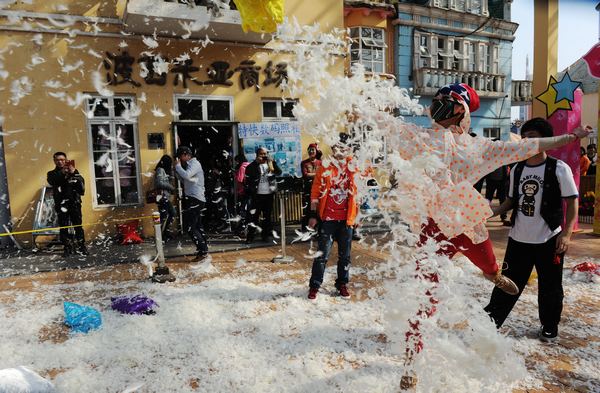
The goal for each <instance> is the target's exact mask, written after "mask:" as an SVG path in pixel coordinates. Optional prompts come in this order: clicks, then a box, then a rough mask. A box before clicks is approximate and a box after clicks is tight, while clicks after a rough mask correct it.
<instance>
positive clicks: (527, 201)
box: [521, 175, 544, 217]
mask: <svg viewBox="0 0 600 393" xmlns="http://www.w3.org/2000/svg"><path fill="white" fill-rule="evenodd" d="M527 177H528V178H529V179H521V193H522V194H523V200H522V202H521V213H523V215H524V216H527V217H533V215H534V214H535V195H536V194H537V193H538V192H539V191H540V188H541V186H542V185H543V184H544V181H543V180H542V179H540V178H539V177H538V176H536V175H532V176H527Z"/></svg>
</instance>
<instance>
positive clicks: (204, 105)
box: [173, 94, 234, 123]
mask: <svg viewBox="0 0 600 393" xmlns="http://www.w3.org/2000/svg"><path fill="white" fill-rule="evenodd" d="M180 100H182V101H183V100H188V101H200V102H201V118H194V119H181V115H182V113H181V112H180V110H179V109H180V107H181V105H180V102H179V101H180ZM209 101H213V102H218V101H222V102H228V105H229V110H228V115H227V118H226V119H214V118H212V119H211V118H210V117H211V116H210V113H209ZM173 109H174V114H173V117H174V121H177V122H181V123H194V122H196V123H197V122H205V123H209V122H210V123H231V122H232V121H234V110H233V97H232V96H217V95H197V94H175V95H174V96H173Z"/></svg>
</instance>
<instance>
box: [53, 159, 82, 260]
mask: <svg viewBox="0 0 600 393" xmlns="http://www.w3.org/2000/svg"><path fill="white" fill-rule="evenodd" d="M53 159H54V165H56V167H55V168H54V169H53V170H51V171H49V172H48V174H47V180H48V184H50V185H51V186H52V191H53V196H54V209H55V210H56V213H57V215H58V225H59V226H60V227H61V229H60V235H59V237H60V242H61V243H62V244H63V246H64V255H65V256H69V255H71V254H72V253H73V252H74V251H76V252H77V253H78V254H81V255H87V254H88V252H87V248H86V247H85V235H84V232H83V227H81V224H82V215H81V197H82V196H83V194H84V193H85V181H84V180H83V177H82V176H81V175H80V174H79V172H78V171H77V169H75V163H74V162H73V161H69V160H67V154H66V153H63V152H61V151H59V152H56V153H54V155H53ZM70 225H76V226H75V228H74V229H75V237H74V238H73V237H72V236H71V235H70V234H69V229H68V228H63V227H66V226H70Z"/></svg>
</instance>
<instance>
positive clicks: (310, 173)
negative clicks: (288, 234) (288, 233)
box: [300, 143, 322, 231]
mask: <svg viewBox="0 0 600 393" xmlns="http://www.w3.org/2000/svg"><path fill="white" fill-rule="evenodd" d="M307 152H308V158H307V159H306V160H303V161H302V162H301V163H300V167H301V168H302V185H303V194H302V205H303V210H304V214H303V217H302V231H304V230H305V229H306V226H307V225H308V218H309V217H308V215H309V212H310V190H311V188H312V185H313V180H314V178H315V175H316V174H317V169H319V167H320V166H321V155H322V153H321V151H320V150H319V145H317V144H316V143H311V144H310V145H308V149H307Z"/></svg>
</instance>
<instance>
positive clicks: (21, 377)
mask: <svg viewBox="0 0 600 393" xmlns="http://www.w3.org/2000/svg"><path fill="white" fill-rule="evenodd" d="M0 393H56V390H55V389H54V385H52V383H51V382H50V381H48V380H47V379H44V378H42V377H41V376H39V375H38V374H36V373H35V372H33V371H31V370H30V369H28V368H27V367H24V366H19V367H16V368H5V369H3V370H0Z"/></svg>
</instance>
